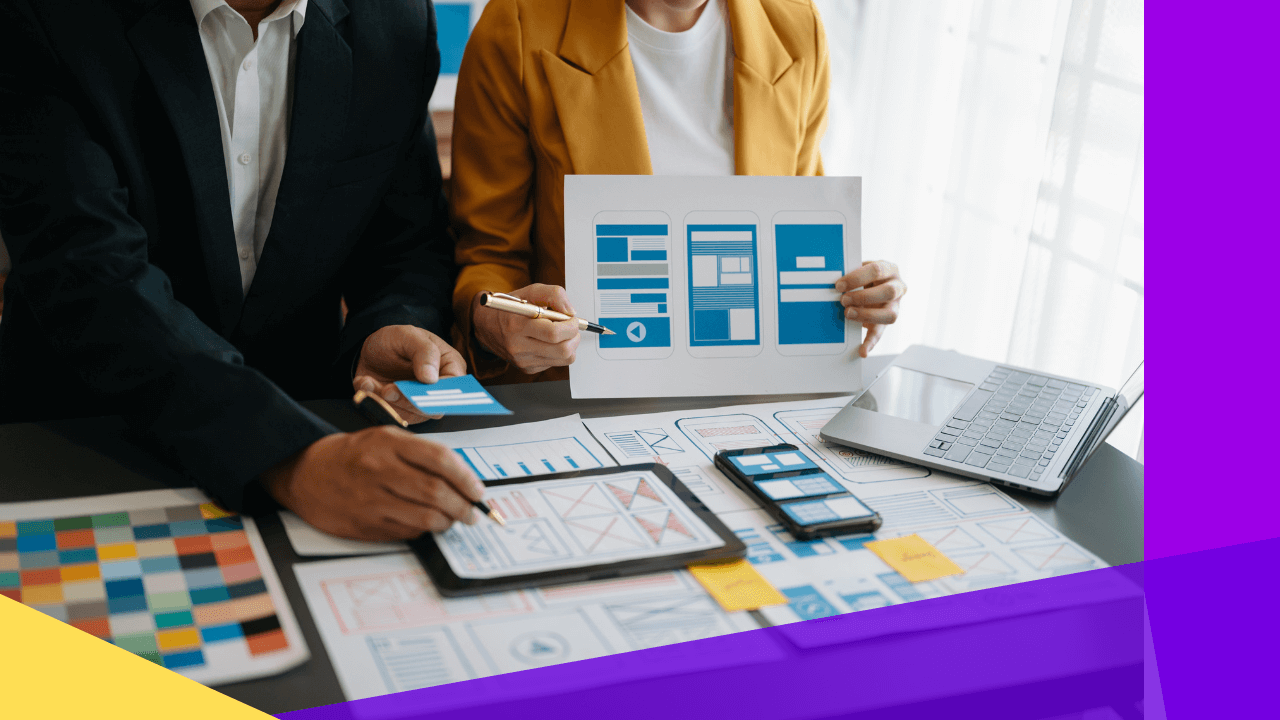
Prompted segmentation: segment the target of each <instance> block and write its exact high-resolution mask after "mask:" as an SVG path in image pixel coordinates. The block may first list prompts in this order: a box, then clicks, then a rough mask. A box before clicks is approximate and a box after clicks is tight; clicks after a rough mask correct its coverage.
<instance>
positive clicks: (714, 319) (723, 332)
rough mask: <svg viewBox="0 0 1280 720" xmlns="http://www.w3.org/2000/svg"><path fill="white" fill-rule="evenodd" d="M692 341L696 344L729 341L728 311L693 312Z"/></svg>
mask: <svg viewBox="0 0 1280 720" xmlns="http://www.w3.org/2000/svg"><path fill="white" fill-rule="evenodd" d="M693 339H694V340H695V341H697V342H707V341H710V340H728V339H729V310H728V309H727V308H726V309H715V310H694V311H693Z"/></svg>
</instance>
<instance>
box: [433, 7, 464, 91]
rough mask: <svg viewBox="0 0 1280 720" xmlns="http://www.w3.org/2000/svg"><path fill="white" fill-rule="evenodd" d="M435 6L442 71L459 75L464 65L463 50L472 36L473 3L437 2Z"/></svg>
mask: <svg viewBox="0 0 1280 720" xmlns="http://www.w3.org/2000/svg"><path fill="white" fill-rule="evenodd" d="M435 7H436V42H437V43H438V44H439V46H440V72H441V73H448V74H450V75H457V74H458V70H459V69H460V68H461V67H462V51H463V50H464V49H465V48H466V47H467V38H469V37H470V36H471V3H436V4H435Z"/></svg>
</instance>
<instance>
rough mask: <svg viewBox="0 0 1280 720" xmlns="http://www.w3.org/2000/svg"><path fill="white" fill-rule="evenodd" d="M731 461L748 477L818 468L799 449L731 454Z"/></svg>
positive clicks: (729, 457)
mask: <svg viewBox="0 0 1280 720" xmlns="http://www.w3.org/2000/svg"><path fill="white" fill-rule="evenodd" d="M728 459H729V462H731V463H733V465H734V467H736V468H738V470H740V471H741V472H742V474H744V475H746V476H747V477H751V476H753V475H763V474H765V473H776V472H789V471H792V470H817V469H818V466H817V465H815V464H814V463H813V461H812V460H810V459H809V458H807V457H805V455H804V453H802V452H800V451H798V450H783V451H782V452H772V453H761V454H758V455H729V456H728Z"/></svg>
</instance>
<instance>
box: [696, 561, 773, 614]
mask: <svg viewBox="0 0 1280 720" xmlns="http://www.w3.org/2000/svg"><path fill="white" fill-rule="evenodd" d="M689 573H690V574H692V575H693V577H694V578H696V579H697V581H698V582H700V583H702V587H704V588H706V589H707V592H709V593H711V597H713V598H715V599H716V602H718V603H720V606H721V607H723V608H724V609H725V610H727V611H729V612H733V611H735V610H756V609H758V608H762V607H765V606H766V605H782V604H785V603H786V602H787V598H786V597H785V596H784V595H783V594H782V593H780V592H778V591H777V590H776V589H774V587H773V585H770V584H769V581H768V580H765V579H764V576H762V575H761V574H760V573H758V572H756V569H755V568H753V567H751V563H749V562H747V561H746V560H734V561H733V562H728V563H716V564H714V565H690V566H689Z"/></svg>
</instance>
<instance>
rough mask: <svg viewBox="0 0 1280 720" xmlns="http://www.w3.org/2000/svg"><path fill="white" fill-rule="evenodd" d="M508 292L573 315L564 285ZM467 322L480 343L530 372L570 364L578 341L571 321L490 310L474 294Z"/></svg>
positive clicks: (524, 288) (576, 349)
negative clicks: (531, 317) (534, 317)
mask: <svg viewBox="0 0 1280 720" xmlns="http://www.w3.org/2000/svg"><path fill="white" fill-rule="evenodd" d="M508 294H510V295H512V296H514V297H518V298H520V299H522V300H528V301H529V302H531V303H533V304H534V305H541V306H542V307H546V308H550V309H552V310H555V311H556V312H562V313H564V314H565V315H574V314H575V313H574V311H573V307H572V306H571V305H569V297H568V295H567V294H566V293H565V291H564V288H562V287H559V286H556V285H530V286H528V287H523V288H520V289H519V290H515V291H513V292H511V293H508ZM471 325H472V327H474V328H475V334H476V339H477V340H479V341H480V344H482V345H484V346H485V347H487V348H489V350H490V352H492V353H494V354H495V355H497V356H499V357H501V358H502V359H503V360H506V361H507V362H509V363H511V364H512V365H515V366H516V367H518V368H520V369H521V370H522V371H523V372H526V373H528V374H530V375H534V374H536V373H540V372H542V371H543V370H546V369H548V368H553V367H561V366H564V365H572V364H573V361H574V359H575V357H576V356H577V352H578V343H579V342H580V341H581V340H582V334H581V332H580V331H579V330H578V324H577V323H575V322H568V321H563V322H551V321H550V320H547V319H546V318H539V319H537V320H532V319H530V318H527V317H522V316H520V315H515V314H513V313H509V312H502V311H501V310H494V309H493V308H489V307H485V306H483V305H481V304H480V295H479V294H478V293H477V294H476V296H475V298H474V299H473V300H472V301H471Z"/></svg>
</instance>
